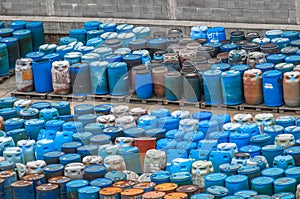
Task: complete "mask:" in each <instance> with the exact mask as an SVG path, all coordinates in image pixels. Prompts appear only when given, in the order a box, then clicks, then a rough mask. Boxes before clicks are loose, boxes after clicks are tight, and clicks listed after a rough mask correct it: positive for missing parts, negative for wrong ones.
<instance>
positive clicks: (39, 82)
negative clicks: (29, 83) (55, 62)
mask: <svg viewBox="0 0 300 199" xmlns="http://www.w3.org/2000/svg"><path fill="white" fill-rule="evenodd" d="M51 68H52V65H51V62H50V60H49V59H38V60H35V61H33V62H32V69H33V79H34V85H35V90H36V92H39V93H45V92H51V91H52V90H53V88H52V75H51Z"/></svg>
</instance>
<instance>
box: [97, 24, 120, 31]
mask: <svg viewBox="0 0 300 199" xmlns="http://www.w3.org/2000/svg"><path fill="white" fill-rule="evenodd" d="M116 27H117V24H116V23H113V22H111V23H102V24H100V25H99V29H100V30H103V31H104V32H115V31H116Z"/></svg>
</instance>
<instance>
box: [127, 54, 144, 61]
mask: <svg viewBox="0 0 300 199" xmlns="http://www.w3.org/2000/svg"><path fill="white" fill-rule="evenodd" d="M122 58H123V60H124V61H134V60H141V59H142V55H140V54H130V55H123V56H122Z"/></svg>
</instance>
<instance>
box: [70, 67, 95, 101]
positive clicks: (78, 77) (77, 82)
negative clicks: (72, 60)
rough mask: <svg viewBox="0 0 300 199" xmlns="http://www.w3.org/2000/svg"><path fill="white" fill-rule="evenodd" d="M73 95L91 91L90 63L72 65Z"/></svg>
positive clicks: (83, 94) (81, 94) (82, 94)
mask: <svg viewBox="0 0 300 199" xmlns="http://www.w3.org/2000/svg"><path fill="white" fill-rule="evenodd" d="M70 73H71V84H72V87H73V89H72V90H73V95H75V96H85V95H88V94H90V92H91V84H90V81H88V80H89V79H90V73H89V65H88V63H85V62H82V63H76V64H72V65H71V66H70Z"/></svg>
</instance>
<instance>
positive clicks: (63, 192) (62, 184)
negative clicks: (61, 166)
mask: <svg viewBox="0 0 300 199" xmlns="http://www.w3.org/2000/svg"><path fill="white" fill-rule="evenodd" d="M70 180H71V179H70V178H68V177H65V176H58V177H54V178H50V179H49V180H48V182H49V183H51V184H57V185H58V189H59V198H61V199H67V187H66V184H67V182H69V181H70Z"/></svg>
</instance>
